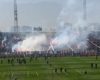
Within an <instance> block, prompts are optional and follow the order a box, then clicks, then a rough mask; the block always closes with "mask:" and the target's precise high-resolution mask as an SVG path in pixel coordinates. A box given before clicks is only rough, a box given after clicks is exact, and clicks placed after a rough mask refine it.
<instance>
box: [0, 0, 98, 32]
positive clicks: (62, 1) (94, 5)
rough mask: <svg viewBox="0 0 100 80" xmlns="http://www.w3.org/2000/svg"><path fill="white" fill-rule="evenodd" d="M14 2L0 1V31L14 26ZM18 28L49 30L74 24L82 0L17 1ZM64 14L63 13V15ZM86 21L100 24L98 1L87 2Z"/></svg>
mask: <svg viewBox="0 0 100 80" xmlns="http://www.w3.org/2000/svg"><path fill="white" fill-rule="evenodd" d="M13 3H14V0H0V30H1V31H5V32H6V31H9V30H10V28H11V27H12V26H14V4H13ZM17 3H18V21H19V26H42V27H43V28H45V29H47V30H50V29H53V28H54V27H55V26H56V27H57V24H58V23H60V22H59V20H58V19H61V20H64V21H65V22H72V23H73V22H75V21H76V19H77V17H78V16H76V14H77V15H78V14H80V12H82V0H17ZM63 12H64V13H63ZM87 21H88V22H90V23H100V0H87Z"/></svg>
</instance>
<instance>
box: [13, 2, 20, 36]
mask: <svg viewBox="0 0 100 80" xmlns="http://www.w3.org/2000/svg"><path fill="white" fill-rule="evenodd" d="M14 32H15V33H17V34H18V33H19V28H18V11H17V0H14Z"/></svg>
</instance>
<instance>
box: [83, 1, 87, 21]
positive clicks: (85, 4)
mask: <svg viewBox="0 0 100 80" xmlns="http://www.w3.org/2000/svg"><path fill="white" fill-rule="evenodd" d="M86 6H87V1H86V0H83V20H84V21H86V20H87V7H86Z"/></svg>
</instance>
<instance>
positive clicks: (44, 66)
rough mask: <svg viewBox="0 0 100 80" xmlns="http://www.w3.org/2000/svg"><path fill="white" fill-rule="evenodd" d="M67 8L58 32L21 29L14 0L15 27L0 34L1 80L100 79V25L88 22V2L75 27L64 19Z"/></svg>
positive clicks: (39, 28)
mask: <svg viewBox="0 0 100 80" xmlns="http://www.w3.org/2000/svg"><path fill="white" fill-rule="evenodd" d="M67 1H68V3H67V4H66V5H67V8H69V9H70V7H71V6H72V7H73V4H74V2H73V0H70V1H72V2H70V1H69V0H67ZM24 4H25V3H24ZM66 5H65V6H64V8H63V9H62V10H61V13H60V15H59V16H58V18H57V21H58V23H57V25H56V29H55V30H49V31H46V30H45V31H43V28H42V27H34V28H29V27H26V26H24V27H23V28H22V29H20V27H19V24H18V23H19V22H18V9H17V2H16V0H14V27H13V29H12V31H10V32H6V31H5V32H2V31H1V32H0V80H100V25H99V24H95V23H91V24H90V23H88V22H87V20H88V19H87V18H88V16H87V7H88V6H87V0H82V5H81V7H82V11H81V12H80V15H82V16H81V17H79V16H80V15H79V14H78V16H76V17H77V18H78V20H79V21H77V22H76V24H71V23H70V22H66V20H63V19H62V18H66V14H67V13H66ZM71 10H72V9H71ZM69 11H70V10H69ZM73 14H75V13H73ZM68 18H69V17H68ZM69 20H70V19H69ZM25 30H26V31H25Z"/></svg>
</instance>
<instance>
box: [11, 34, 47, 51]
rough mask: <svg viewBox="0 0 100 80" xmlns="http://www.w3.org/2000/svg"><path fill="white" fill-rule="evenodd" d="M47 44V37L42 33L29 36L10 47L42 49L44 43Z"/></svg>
mask: <svg viewBox="0 0 100 80" xmlns="http://www.w3.org/2000/svg"><path fill="white" fill-rule="evenodd" d="M46 44H47V38H46V36H45V35H44V34H41V35H36V36H30V37H27V38H26V39H25V40H23V41H20V42H18V43H17V44H15V45H14V46H13V47H12V52H14V51H43V49H44V48H45V47H44V45H46Z"/></svg>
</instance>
